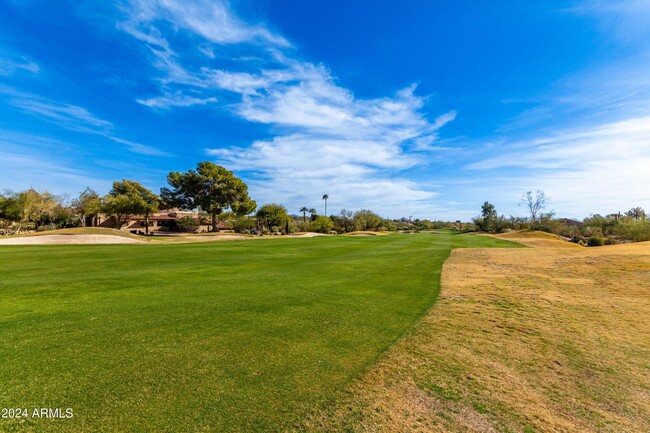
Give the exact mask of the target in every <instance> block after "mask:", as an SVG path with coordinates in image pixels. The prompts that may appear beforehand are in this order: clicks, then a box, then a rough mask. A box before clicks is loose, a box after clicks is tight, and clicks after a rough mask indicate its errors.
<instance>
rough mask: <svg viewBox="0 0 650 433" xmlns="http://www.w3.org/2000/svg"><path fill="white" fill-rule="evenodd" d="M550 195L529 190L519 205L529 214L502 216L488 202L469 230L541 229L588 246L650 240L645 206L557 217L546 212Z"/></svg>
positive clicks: (648, 221)
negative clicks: (575, 217)
mask: <svg viewBox="0 0 650 433" xmlns="http://www.w3.org/2000/svg"><path fill="white" fill-rule="evenodd" d="M547 204H548V197H547V196H546V194H544V192H543V191H536V192H535V193H533V192H532V191H528V192H526V193H525V194H524V195H523V196H522V197H521V202H520V205H522V206H524V207H525V208H526V210H527V212H528V216H526V217H517V216H509V217H507V218H506V217H505V216H504V215H499V214H498V212H497V210H496V208H495V206H494V205H493V204H492V203H490V202H487V201H486V202H485V203H483V205H482V206H481V214H480V215H479V216H477V217H476V218H474V219H473V223H474V226H473V227H472V226H468V227H466V228H465V229H466V230H473V229H476V230H480V231H484V232H489V233H504V232H507V231H512V230H531V229H532V230H541V231H545V232H548V233H553V234H556V235H559V236H562V237H564V238H566V239H568V240H571V241H572V242H576V243H580V244H585V245H589V246H600V245H604V244H612V243H619V242H625V241H632V242H642V241H650V220H648V219H647V215H646V212H645V210H644V209H643V208H642V207H639V206H637V207H633V208H631V209H630V210H628V211H627V212H624V213H620V212H617V213H611V214H608V215H605V216H602V215H600V214H594V215H591V216H589V217H587V218H584V219H583V220H582V221H572V220H566V219H558V218H556V217H555V213H554V212H553V211H549V212H544V210H545V209H546V206H547Z"/></svg>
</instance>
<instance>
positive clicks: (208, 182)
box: [160, 162, 257, 231]
mask: <svg viewBox="0 0 650 433" xmlns="http://www.w3.org/2000/svg"><path fill="white" fill-rule="evenodd" d="M167 183H169V186H170V188H162V189H161V190H160V195H161V197H162V199H163V202H164V203H165V204H166V205H167V206H171V207H179V208H181V209H196V208H200V209H201V210H203V211H204V212H208V213H209V214H210V215H211V216H212V230H213V231H217V216H218V215H219V214H221V213H222V212H223V211H224V210H226V209H228V208H230V209H231V210H232V211H233V212H234V213H235V214H237V215H246V214H249V213H251V212H253V211H255V209H256V208H257V204H256V203H255V202H254V201H253V200H251V198H250V197H249V196H248V186H247V185H246V184H245V183H244V182H243V181H242V180H241V179H239V178H238V177H236V176H235V175H234V173H233V172H232V171H230V170H227V169H225V168H224V167H221V166H220V165H216V164H213V163H211V162H200V163H199V164H198V165H197V167H196V170H189V171H188V172H186V173H179V172H172V173H169V175H168V176H167Z"/></svg>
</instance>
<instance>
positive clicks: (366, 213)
mask: <svg viewBox="0 0 650 433" xmlns="http://www.w3.org/2000/svg"><path fill="white" fill-rule="evenodd" d="M352 220H353V222H354V229H355V230H375V231H376V230H378V229H379V227H381V225H382V218H381V217H380V216H379V215H377V214H376V213H374V212H373V211H371V210H367V209H361V210H359V211H356V212H355V213H354V217H353V218H352Z"/></svg>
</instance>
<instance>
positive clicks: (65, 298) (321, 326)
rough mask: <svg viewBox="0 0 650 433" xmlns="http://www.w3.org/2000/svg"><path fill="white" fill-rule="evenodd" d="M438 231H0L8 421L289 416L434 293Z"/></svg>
mask: <svg viewBox="0 0 650 433" xmlns="http://www.w3.org/2000/svg"><path fill="white" fill-rule="evenodd" d="M488 246H489V247H495V246H513V244H512V243H509V242H507V241H502V240H497V239H492V238H488V237H481V236H473V235H455V234H451V233H445V234H442V235H436V236H432V235H430V234H421V235H410V236H381V237H369V238H353V237H316V238H311V239H275V240H271V239H270V240H268V241H266V242H253V241H251V242H231V243H194V244H168V245H166V244H153V243H150V244H144V245H110V246H99V245H75V246H13V247H7V246H5V247H0V256H1V257H2V261H1V262H0V275H1V276H2V277H1V279H0V341H1V342H2V344H0V361H1V368H0V401H1V402H2V406H3V407H15V408H28V409H29V410H30V411H31V410H32V409H33V408H64V409H65V408H72V409H73V411H74V417H73V418H71V419H33V418H29V419H22V420H8V419H0V431H3V432H14V431H15V432H24V431H39V432H91V431H102V432H143V431H165V432H183V433H185V432H208V431H210V432H212V431H229V432H233V431H235V432H236V431H246V432H255V431H265V432H268V431H286V430H288V429H291V428H298V427H299V426H300V425H301V423H302V422H303V421H304V419H305V418H306V417H307V416H308V415H309V414H311V413H313V412H314V410H315V408H318V407H323V406H326V405H327V404H328V402H331V401H332V399H333V398H335V397H336V396H338V395H339V392H340V391H341V390H343V389H345V388H346V387H347V385H348V384H349V383H350V381H351V380H352V379H353V378H355V376H356V375H358V374H359V373H360V372H361V371H363V370H364V369H365V368H366V367H368V366H369V365H371V364H372V363H373V362H374V361H375V360H376V359H377V358H378V357H379V356H380V355H381V354H382V353H383V352H384V351H385V350H386V349H387V348H388V347H389V346H390V345H391V344H392V343H394V342H395V341H396V340H397V339H398V338H399V337H400V336H401V335H402V334H403V333H404V332H405V331H406V330H407V329H408V328H409V327H411V326H412V324H413V323H414V322H415V321H416V320H417V319H418V318H420V317H421V316H422V315H423V314H424V313H425V312H426V311H427V310H428V309H429V308H430V307H431V305H432V304H433V302H434V300H435V298H436V296H437V293H438V290H439V277H440V271H441V266H442V263H443V261H444V260H445V259H446V258H447V256H448V255H449V253H450V250H451V249H452V248H455V247H488Z"/></svg>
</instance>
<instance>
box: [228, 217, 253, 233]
mask: <svg viewBox="0 0 650 433" xmlns="http://www.w3.org/2000/svg"><path fill="white" fill-rule="evenodd" d="M228 226H229V227H230V228H231V229H232V230H234V231H236V232H237V233H249V232H250V231H251V230H252V229H253V227H255V221H253V220H252V219H251V218H249V217H247V216H233V217H232V218H230V220H229V221H228Z"/></svg>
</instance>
